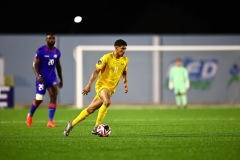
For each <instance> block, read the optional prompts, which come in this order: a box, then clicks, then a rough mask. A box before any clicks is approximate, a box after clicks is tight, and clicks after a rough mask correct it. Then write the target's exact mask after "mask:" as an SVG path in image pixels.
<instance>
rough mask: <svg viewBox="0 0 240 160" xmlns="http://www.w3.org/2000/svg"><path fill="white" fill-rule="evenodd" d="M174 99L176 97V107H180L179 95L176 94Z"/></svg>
mask: <svg viewBox="0 0 240 160" xmlns="http://www.w3.org/2000/svg"><path fill="white" fill-rule="evenodd" d="M175 99H176V104H177V107H180V106H181V96H179V95H176V96H175Z"/></svg>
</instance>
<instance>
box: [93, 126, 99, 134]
mask: <svg viewBox="0 0 240 160" xmlns="http://www.w3.org/2000/svg"><path fill="white" fill-rule="evenodd" d="M97 128H98V126H95V127H94V128H93V130H92V134H95V135H97V134H98V133H97Z"/></svg>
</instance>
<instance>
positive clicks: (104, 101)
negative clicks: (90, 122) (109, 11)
mask: <svg viewBox="0 0 240 160" xmlns="http://www.w3.org/2000/svg"><path fill="white" fill-rule="evenodd" d="M114 47H115V50H114V51H113V52H110V53H106V54H104V55H103V56H102V57H101V58H100V59H99V60H98V62H97V63H96V67H95V69H94V71H93V73H92V75H91V76H90V79H89V81H88V84H87V85H86V87H85V88H84V89H83V92H82V94H83V95H87V94H88V93H89V92H90V90H91V86H92V83H93V82H94V81H95V79H96V78H97V77H98V80H97V81H96V84H95V90H96V95H95V97H94V98H93V100H92V102H91V103H90V104H89V105H88V107H87V108H85V109H83V110H82V111H81V112H80V114H79V115H78V116H77V117H76V118H75V119H74V120H73V121H69V122H68V123H67V128H66V129H65V130H64V132H63V134H64V136H68V135H69V133H70V131H71V130H72V128H73V127H74V126H76V125H77V124H78V123H79V122H81V121H83V120H84V119H86V118H87V117H88V116H89V114H92V113H94V111H95V110H97V109H99V111H98V115H97V119H96V123H95V126H94V129H93V130H92V134H95V135H96V134H97V126H99V125H100V124H101V122H102V120H103V118H104V117H105V116H106V113H107V110H108V107H109V106H110V104H111V97H112V95H113V94H114V92H115V91H116V88H117V85H118V82H119V81H120V79H121V78H122V80H123V84H124V89H125V93H128V83H127V68H128V58H127V57H126V56H124V54H125V51H126V49H127V43H126V42H125V41H124V40H122V39H119V40H116V41H115V43H114Z"/></svg>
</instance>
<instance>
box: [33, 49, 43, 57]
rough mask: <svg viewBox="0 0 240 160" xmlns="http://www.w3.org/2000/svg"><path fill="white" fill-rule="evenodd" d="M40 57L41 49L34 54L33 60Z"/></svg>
mask: <svg viewBox="0 0 240 160" xmlns="http://www.w3.org/2000/svg"><path fill="white" fill-rule="evenodd" d="M41 56H42V49H41V48H39V49H38V50H37V51H36V54H35V56H34V58H38V59H39V58H41Z"/></svg>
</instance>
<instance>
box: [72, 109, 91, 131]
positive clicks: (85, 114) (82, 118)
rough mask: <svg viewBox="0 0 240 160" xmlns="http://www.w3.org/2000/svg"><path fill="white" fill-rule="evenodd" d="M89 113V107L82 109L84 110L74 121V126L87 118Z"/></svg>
mask: <svg viewBox="0 0 240 160" xmlns="http://www.w3.org/2000/svg"><path fill="white" fill-rule="evenodd" d="M88 115H89V113H88V112H87V108H85V109H84V110H82V112H80V114H79V115H78V116H77V118H75V119H74V120H73V121H72V126H73V127H74V126H75V125H76V124H78V123H79V122H81V121H83V120H84V119H86V118H87V116H88Z"/></svg>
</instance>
